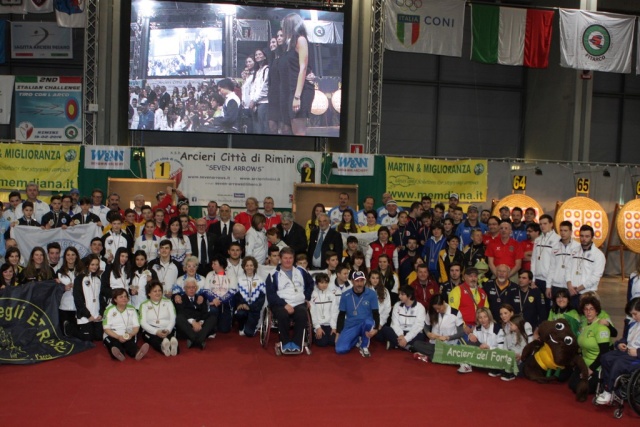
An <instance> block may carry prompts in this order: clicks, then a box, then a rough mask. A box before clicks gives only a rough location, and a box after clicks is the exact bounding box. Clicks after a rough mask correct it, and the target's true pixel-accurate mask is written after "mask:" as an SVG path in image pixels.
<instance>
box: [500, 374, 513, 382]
mask: <svg viewBox="0 0 640 427" xmlns="http://www.w3.org/2000/svg"><path fill="white" fill-rule="evenodd" d="M500 379H501V380H502V381H513V380H515V379H516V376H515V375H513V374H502V376H501V377H500Z"/></svg>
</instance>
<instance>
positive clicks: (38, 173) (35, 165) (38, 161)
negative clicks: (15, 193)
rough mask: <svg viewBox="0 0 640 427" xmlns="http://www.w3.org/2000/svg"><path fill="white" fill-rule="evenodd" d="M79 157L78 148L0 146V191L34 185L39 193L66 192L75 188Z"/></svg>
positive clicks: (29, 145)
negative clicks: (38, 188)
mask: <svg viewBox="0 0 640 427" xmlns="http://www.w3.org/2000/svg"><path fill="white" fill-rule="evenodd" d="M79 154H80V146H79V145H75V146H72V145H33V144H18V143H15V144H0V188H3V189H9V190H15V189H16V188H18V189H23V188H25V187H26V186H27V184H28V183H30V182H35V183H36V184H38V186H39V187H40V190H42V191H69V190H71V189H72V188H74V187H78V163H79Z"/></svg>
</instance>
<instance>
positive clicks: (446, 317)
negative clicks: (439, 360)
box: [412, 295, 465, 362]
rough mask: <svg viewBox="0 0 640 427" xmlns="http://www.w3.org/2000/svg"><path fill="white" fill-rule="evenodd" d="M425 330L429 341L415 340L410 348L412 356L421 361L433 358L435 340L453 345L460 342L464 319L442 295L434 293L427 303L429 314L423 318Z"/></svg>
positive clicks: (463, 334)
mask: <svg viewBox="0 0 640 427" xmlns="http://www.w3.org/2000/svg"><path fill="white" fill-rule="evenodd" d="M425 324H426V326H425V330H426V331H427V338H428V339H429V341H427V342H424V341H415V342H414V343H413V346H412V349H413V351H415V353H414V355H413V357H414V358H415V359H417V360H421V361H423V362H428V361H429V360H430V359H431V358H433V354H434V353H435V351H436V342H437V341H442V342H444V343H445V344H449V345H455V344H459V343H460V338H462V337H464V336H465V333H464V321H463V320H462V315H461V314H460V312H459V311H458V310H456V309H455V308H452V307H451V306H450V305H449V304H447V299H446V298H445V297H444V296H443V295H436V296H434V297H433V298H431V301H430V303H429V315H428V316H426V319H425Z"/></svg>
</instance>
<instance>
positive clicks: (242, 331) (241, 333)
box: [238, 329, 245, 337]
mask: <svg viewBox="0 0 640 427" xmlns="http://www.w3.org/2000/svg"><path fill="white" fill-rule="evenodd" d="M238 335H240V336H241V337H244V336H245V333H244V329H240V331H239V332H238Z"/></svg>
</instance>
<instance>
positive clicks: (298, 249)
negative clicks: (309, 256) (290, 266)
mask: <svg viewBox="0 0 640 427" xmlns="http://www.w3.org/2000/svg"><path fill="white" fill-rule="evenodd" d="M281 221H282V222H281V223H280V224H278V225H277V226H276V227H277V228H278V230H279V231H280V235H281V236H282V241H283V242H285V243H286V244H287V246H289V247H291V248H293V250H294V252H295V253H296V255H298V254H305V253H307V236H306V235H305V231H304V228H303V227H302V226H301V225H299V224H296V222H295V221H294V220H293V215H292V214H291V212H283V213H282V217H281Z"/></svg>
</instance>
